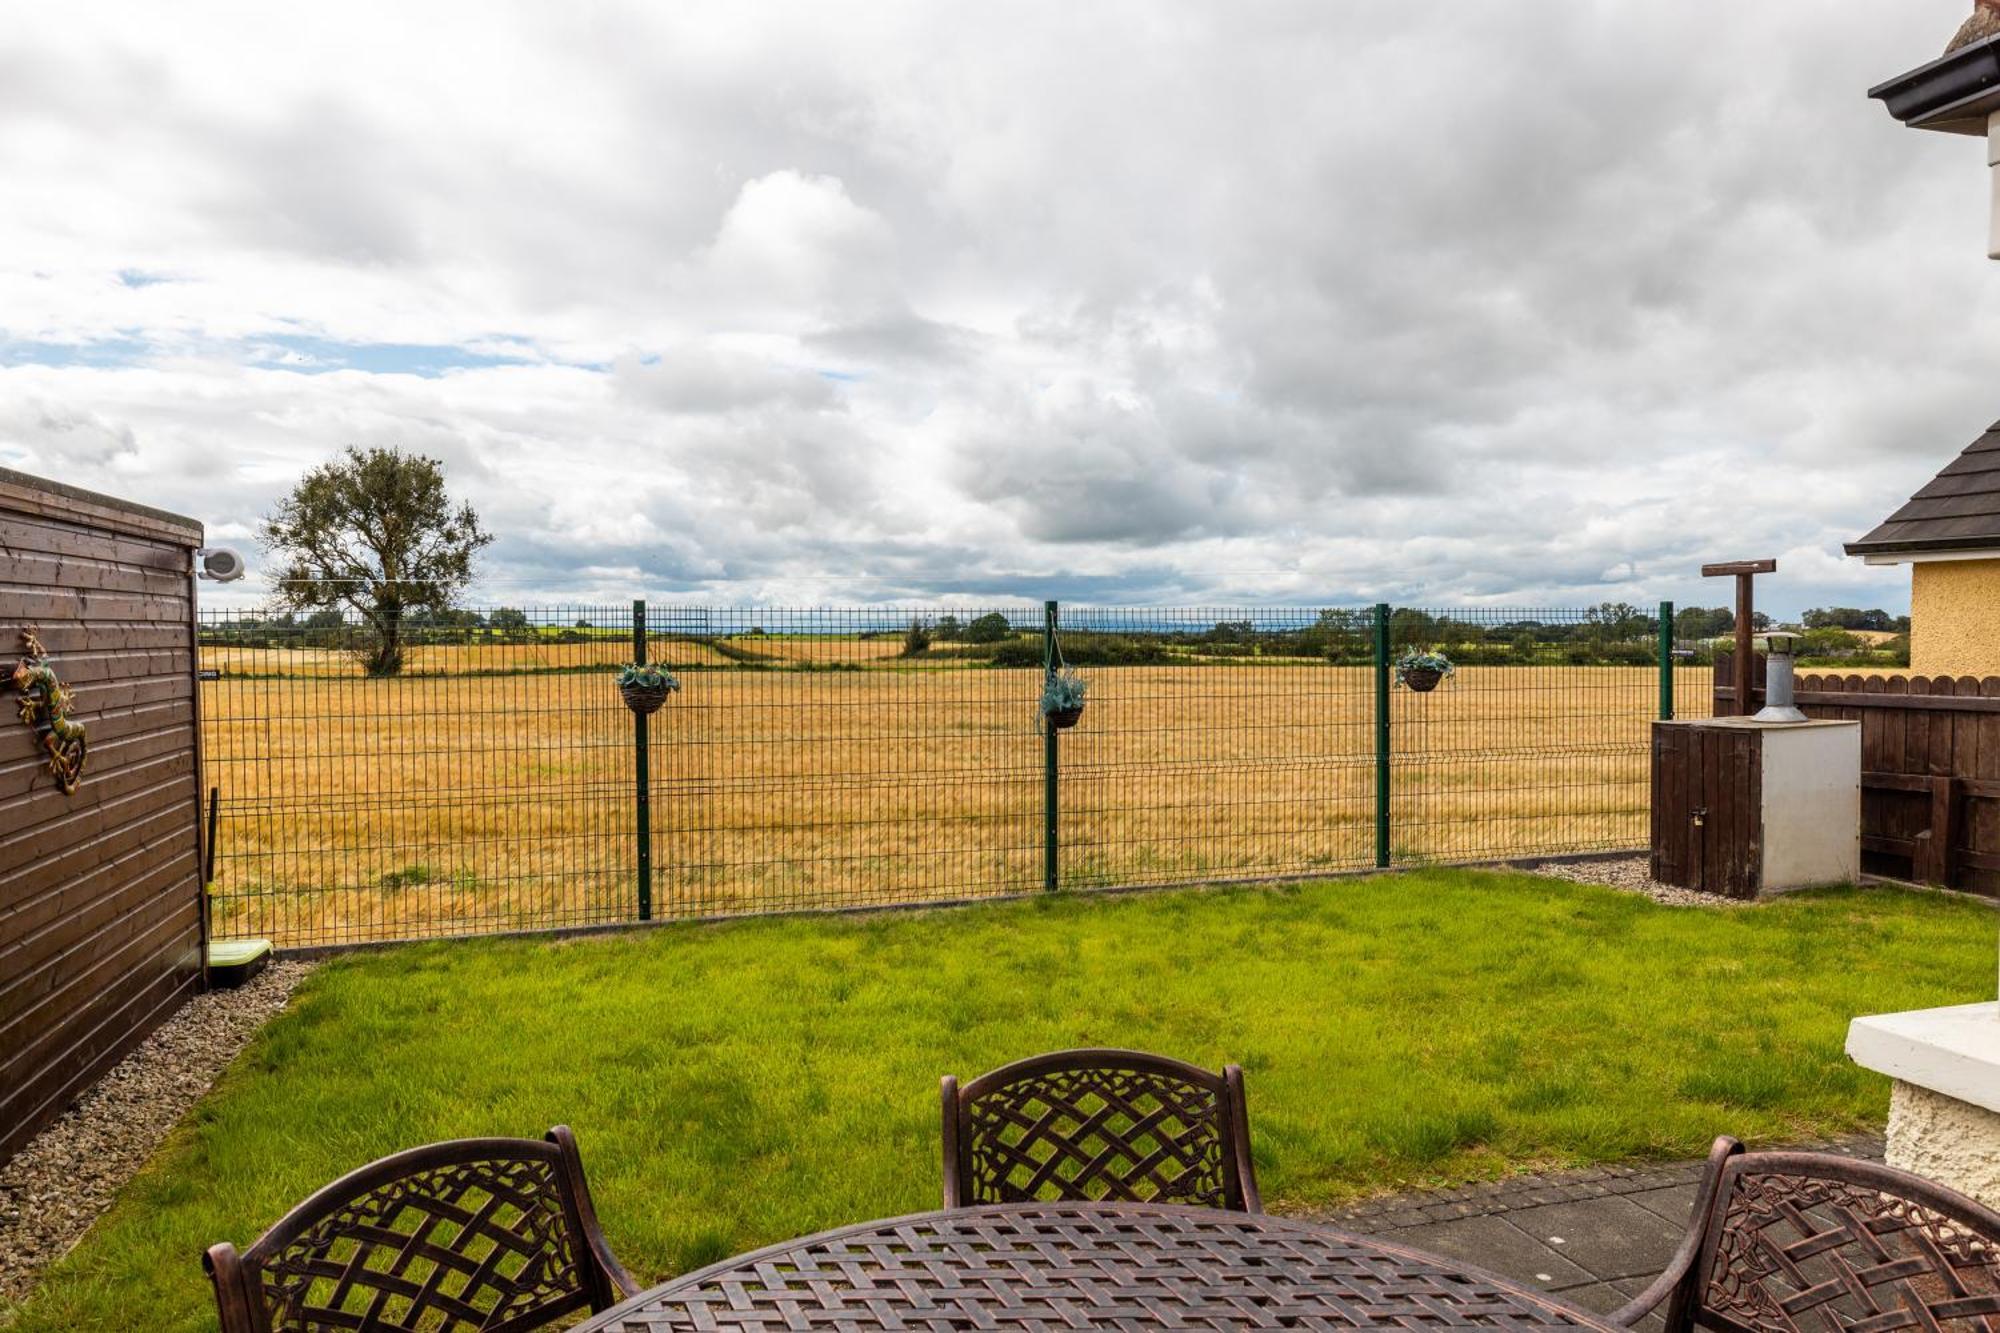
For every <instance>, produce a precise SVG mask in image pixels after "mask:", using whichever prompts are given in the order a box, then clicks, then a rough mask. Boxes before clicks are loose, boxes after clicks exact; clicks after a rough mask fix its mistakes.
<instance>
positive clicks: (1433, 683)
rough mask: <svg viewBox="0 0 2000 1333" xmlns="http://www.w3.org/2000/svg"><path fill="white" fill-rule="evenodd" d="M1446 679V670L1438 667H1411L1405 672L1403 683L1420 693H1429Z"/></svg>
mask: <svg viewBox="0 0 2000 1333" xmlns="http://www.w3.org/2000/svg"><path fill="white" fill-rule="evenodd" d="M1443 679H1444V672H1442V671H1440V670H1438V669H1437V668H1436V667H1410V668H1408V669H1407V670H1405V671H1404V672H1403V685H1404V687H1405V688H1407V689H1412V690H1415V691H1416V692H1417V693H1418V694H1429V693H1430V692H1431V691H1432V690H1434V689H1436V688H1437V687H1438V682H1439V681H1441V680H1443Z"/></svg>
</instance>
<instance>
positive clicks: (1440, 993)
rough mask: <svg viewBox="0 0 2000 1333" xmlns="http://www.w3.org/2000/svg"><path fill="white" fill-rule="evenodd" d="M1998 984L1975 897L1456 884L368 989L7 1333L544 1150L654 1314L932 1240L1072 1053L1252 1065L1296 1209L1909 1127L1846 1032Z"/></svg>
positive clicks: (922, 917)
mask: <svg viewBox="0 0 2000 1333" xmlns="http://www.w3.org/2000/svg"><path fill="white" fill-rule="evenodd" d="M1993 985H1994V917H1993V913H1992V912H1991V911H1990V910H1988V909H1987V908H1985V907H1984V906H1981V905H1978V904H1973V903H1968V902H1965V901H1962V900H1957V899H1953V898H1949V897H1944V896H1938V895H1925V894H1914V893H1904V892H1898V891H1892V890H1873V891H1867V892H1862V891H1854V890H1842V891H1830V892H1824V893H1817V894H1810V895H1803V896H1799V897H1795V898H1791V899H1788V900H1785V901H1781V902H1778V903H1775V904H1772V905H1769V906H1764V907H1759V908H1756V909H1753V910H1743V911H1731V912H1711V911H1685V910H1683V911H1675V910H1670V909H1666V908H1661V907H1657V906H1654V905H1653V904H1651V903H1649V902H1647V901H1645V900H1643V899H1640V898H1636V897H1631V896H1626V895H1622V894H1617V893H1613V892H1611V891H1608V890H1601V889H1593V888H1585V887H1579V886H1574V885H1568V884H1564V883H1561V882H1557V881H1552V880H1547V879H1536V878H1530V877H1527V876H1521V875H1509V874H1488V873H1470V872H1462V871H1443V870H1437V871H1425V872H1420V873H1414V874H1409V875H1403V876H1395V877H1385V878H1380V879H1369V880H1348V881H1339V882H1332V883H1324V884H1315V885H1308V886H1303V887H1295V888H1281V889H1244V890H1231V891H1216V892H1181V893H1172V894H1159V895H1150V896H1134V897H1118V898H1095V899H1091V898H1077V897H1063V898H1059V899H1050V900H1045V901H1037V902H1029V903H1020V904H1005V905H995V906H990V907H984V908H974V909H967V910H961V911H946V912H935V913H926V914H904V915H885V916H880V917H873V918H854V917H849V918H838V919H828V918H822V919H793V920H773V921H757V922H744V923H740V924H734V925H728V926H720V927H673V928H667V929H662V930H656V931H649V932H645V933H641V934H631V935H624V936H618V937H600V938H595V939H589V940H581V941H570V942H519V941H493V942H484V943H476V944H468V943H450V944H434V945H424V946H414V947H409V948H402V949H397V950H393V951H387V952H381V953H372V954H361V955H352V956H348V957H345V958H342V959H339V960H337V961H335V962H332V963H329V964H327V965H326V966H325V967H323V968H322V969H321V970H320V971H319V972H318V973H317V974H316V975H315V976H314V977H313V979H312V980H311V981H310V982H309V983H308V984H307V986H306V987H305V988H304V990H303V991H302V992H301V994H300V996H299V998H298V1000H297V1002H296V1003H295V1004H294V1006H293V1008H292V1010H291V1011H290V1012H288V1013H287V1014H286V1015H285V1016H284V1017H283V1018H281V1019H280V1020H278V1021H277V1022H276V1023H274V1024H273V1025H272V1026H271V1027H270V1028H269V1029H268V1030H267V1031H266V1032H265V1034H264V1035H263V1037H262V1038H261V1039H260V1040H259V1041H258V1043H257V1044H256V1045H255V1046H254V1047H253V1048H252V1049H251V1050H250V1052H249V1053H248V1054H247V1055H246V1056H245V1057H244V1058H243V1059H242V1060H240V1061H239V1062H238V1063H237V1064H236V1066H235V1067H234V1068H232V1069H231V1071H230V1072H229V1074H228V1075H227V1076H226V1078H225V1079H224V1080H223V1082H222V1084H221V1085H220V1086H219V1087H218V1088H217V1089H216V1090H215V1091H214V1092H213V1093H212V1094H211V1095H210V1096H209V1098H208V1100H207V1101H206V1102H205V1103H203V1105H202V1107H201V1108H200V1109H199V1111H198V1112H197V1113H196V1114H195V1115H194V1116H193V1117H191V1119H190V1122H189V1123H187V1124H185V1125H183V1126H182V1127H181V1128H180V1130H179V1131H177V1133H176V1135H175V1137H174V1139H173V1140H172V1142H171V1143H170V1144H169V1146H168V1147H167V1148H166V1149H165V1150H164V1151H163V1152H162V1153H161V1154H160V1155H159V1157H158V1158H157V1159H156V1160H155V1161H154V1163H153V1164H152V1166H151V1168H150V1169H149V1170H148V1171H147V1172H146V1173H145V1174H144V1175H143V1176H141V1178H140V1179H139V1180H137V1181H136V1182H135V1183H134V1184H133V1185H132V1186H131V1187H130V1188H128V1189H127V1190H126V1191H125V1193H124V1195H123V1196H122V1197H121V1199H120V1200H119V1202H118V1204H117V1206H116V1208H115V1209H114V1211H113V1212H112V1213H111V1214H110V1216H109V1217H107V1218H106V1219H105V1220H104V1221H103V1222H101V1223H100V1224H99V1225H98V1227H97V1228H96V1229H95V1230H94V1231H93V1232H92V1233H91V1235H90V1236H89V1237H88V1238H87V1240H86V1241H85V1242H84V1243H83V1244H82V1245H81V1246H80V1247H79V1248H78V1249H77V1250H76V1252H75V1253H73V1254H71V1255H70V1256H69V1257H68V1258H67V1259H66V1260H65V1261H63V1262H62V1263H61V1264H60V1265H59V1266H58V1267H57V1268H56V1269H55V1270H53V1272H52V1273H51V1275H50V1276H49V1277H48V1278H47V1279H46V1280H45V1282H44V1283H43V1285H42V1287H41V1289H40V1290H39V1291H38V1292H37V1293H36V1294H35V1295H34V1296H33V1297H32V1298H31V1299H30V1300H29V1302H28V1303H27V1305H26V1306H25V1307H23V1308H22V1309H21V1310H20V1311H19V1312H18V1322H17V1327H18V1328H20V1329H23V1330H49V1331H51V1333H53V1331H54V1330H77V1329H124V1328H131V1327H136V1326H141V1325H143V1326H146V1327H149V1328H159V1329H198V1328H212V1327H213V1317H212V1315H211V1313H210V1304H209V1295H208V1291H207V1288H206V1284H205V1282H204V1279H203V1278H202V1275H201V1269H200V1265H199V1262H198V1256H199V1254H200V1252H201V1250H202V1248H203V1247H204V1246H205V1245H206V1244H208V1243H209V1242H211V1241H214V1240H218V1239H223V1238H229V1239H233V1240H235V1241H237V1242H238V1243H239V1244H241V1243H244V1242H247V1241H249V1240H250V1239H252V1238H253V1237H254V1236H255V1235H256V1234H257V1232H258V1231H259V1230H261V1229H262V1228H263V1227H264V1226H266V1225H267V1224H269V1223H270V1222H271V1221H272V1220H273V1219H274V1218H275V1217H277V1216H278V1214H279V1213H280V1212H282V1211H283V1210H284V1209H285V1208H286V1207H287V1206H288V1205H289V1204H291V1203H293V1202H295V1201H296V1200H298V1199H300V1198H303V1197H304V1196H305V1195H306V1194H308V1193H309V1192H311V1191H312V1190H313V1189H314V1188H315V1187H317V1186H319V1185H320V1184H323V1183H324V1182H326V1181H327V1180H329V1179H331V1178H332V1177H334V1176H336V1175H338V1174H340V1173H341V1172H342V1171H345V1170H347V1169H348V1168H350V1167H353V1166H355V1165H357V1164H359V1163H361V1162H363V1161H365V1160H367V1159H369V1158H372V1157H375V1156H378V1155H380V1154H382V1153H386V1152H389V1151H391V1150H393V1149H396V1148H399V1147H403V1146H406V1145H410V1144H414V1143H419V1142H423V1141H425V1140H430V1139H441V1138H449V1137H453V1136H457V1135H470V1134H523V1135H536V1134H539V1133H541V1131H542V1130H543V1129H545V1128H546V1127H547V1126H548V1125H550V1124H552V1123H554V1122H556V1121H567V1122H568V1123H569V1124H571V1125H573V1126H574V1127H575V1128H576V1132H577V1137H578V1139H579V1141H580V1143H581V1145H582V1148H583V1155H584V1161H585V1164H586V1165H587V1166H588V1168H589V1171H590V1177H591V1182H592V1185H593V1187H594V1189H595V1191H596V1194H597V1200H598V1206H599V1210H600V1211H601V1212H602V1214H603V1216H604V1221H605V1226H606V1229H607V1230H608V1231H609V1233H610V1236H611V1240H612V1242H613V1244H614V1246H615V1247H616V1248H617V1250H618V1252H619V1254H620V1256H621V1257H622V1258H623V1259H624V1260H625V1262H626V1263H627V1264H629V1265H630V1266H631V1267H632V1268H633V1269H634V1270H635V1271H636V1272H638V1273H639V1274H641V1275H642V1276H646V1277H658V1276H662V1275H665V1274H668V1273H671V1272H675V1271H680V1270H685V1269H687V1268H688V1267H690V1266H692V1265H697V1264H702V1263H705V1262H708V1261H710V1260H713V1259H716V1258H718V1257H722V1256H725V1255H728V1254H731V1253H734V1252H737V1251H740V1250H744V1249H748V1248H750V1247H752V1246H756V1245H761V1244H764V1243H766V1242H769V1241H773V1240H778V1239H782V1238H784V1237H788V1236H793V1235H798V1234H801V1233H804V1232H809V1231H813V1230H817V1229H820V1228H824V1227H828V1226H833V1225H836V1224H839V1223H843V1222H849V1221H855V1220H860V1219H865V1218H870V1217H878V1216H882V1215H885V1214H893V1213H900V1212H907V1211H911V1210H914V1209H920V1208H925V1207H929V1206H932V1205H933V1203H934V1201H935V1199H936V1197H937V1192H938V1183H937V1178H938V1167H937V1160H936V1159H937V1133H938V1131H937V1125H936V1119H937V1078H938V1075H939V1074H941V1073H945V1072H947V1071H953V1072H957V1073H960V1074H970V1073H975V1072H978V1071H980V1070H983V1069H986V1068H988V1067H991V1066H993V1065H996V1064H999V1063H1002V1062H1004V1061H1006V1060H1009V1059H1012V1058H1014V1057H1016V1056H1020V1055H1025V1054H1028V1053H1030V1052H1034V1051H1039V1050H1045V1049H1048V1048H1052V1047H1061V1046H1073V1045H1096V1044H1102V1045H1120V1046H1137V1047H1142V1048H1147V1049H1152V1050H1157V1051H1163V1052H1167V1053H1170V1054H1174V1055H1179V1056H1182V1057H1185V1058H1187V1059H1190V1060H1195V1061H1198V1062H1201V1063H1203V1064H1207V1065H1211V1066H1219V1065H1220V1064H1222V1063H1223V1062H1224V1061H1226V1060H1230V1059H1235V1060H1238V1061H1240V1062H1241V1063H1242V1065H1243V1067H1244V1069H1245V1071H1246V1075H1247V1081H1248V1086H1249V1097H1250V1119H1251V1125H1252V1129H1253V1132H1254V1134H1255V1138H1256V1151H1257V1159H1258V1170H1259V1174H1260V1177H1261V1179H1262V1182H1263V1186H1264V1194H1265V1198H1266V1199H1267V1201H1269V1202H1270V1204H1271V1205H1272V1206H1273V1208H1274V1209H1275V1210H1277V1211H1285V1210H1298V1209H1309V1208H1313V1207H1317V1206H1321V1205H1327V1204H1332V1203H1336V1202H1338V1201H1340V1200H1343V1199H1346V1198H1349V1197H1352V1196H1354V1195H1357V1194H1360V1193H1364V1192H1368V1191H1376V1190H1382V1189H1387V1188H1390V1187H1393V1186H1397V1185H1404V1184H1414V1183H1419V1182H1431V1181H1458V1180H1465V1179H1469V1178H1479V1177H1490V1176H1494V1175H1498V1174H1501V1173H1504V1172H1507V1171H1510V1170H1515V1169H1519V1168H1521V1167H1523V1166H1526V1165H1530V1164H1548V1163H1581V1162H1591V1161H1601V1160H1606V1159H1612V1158H1624V1157H1643V1156H1653V1157H1658V1156H1691V1155H1696V1154H1699V1153H1700V1152H1701V1151H1702V1150H1703V1149H1704V1148H1705V1147H1706V1146H1707V1143H1708V1140H1709V1139H1710V1137H1711V1136H1713V1135H1714V1134H1716V1133H1718V1132H1722V1131H1728V1132H1730V1133H1734V1134H1737V1135H1739V1136H1742V1137H1745V1138H1749V1139H1753V1140H1757V1139H1763V1140H1770V1139H1777V1138H1796V1137H1800V1136H1807V1135H1814V1134H1822V1133H1832V1132H1837V1131H1841V1130H1847V1129H1851V1128H1855V1127H1857V1126H1865V1125H1870V1124H1874V1123H1878V1122H1879V1121H1880V1120H1881V1118H1882V1117H1883V1115H1884V1113H1885V1110H1886V1106H1887V1100H1888V1093H1887V1085H1886V1083H1885V1082H1884V1081H1883V1080H1881V1079H1879V1078H1877V1077H1875V1076H1872V1075H1869V1074H1865V1073H1863V1072H1861V1071H1860V1070H1858V1069H1856V1068H1855V1067H1854V1066H1852V1065H1851V1064H1849V1063H1848V1062H1847V1060H1846V1059H1845V1058H1843V1056H1842V1054H1841V1042H1842V1039H1843V1036H1844V1033H1845V1029H1846V1026H1847V1020H1848V1019H1849V1018H1850V1017H1851V1016H1853V1015H1855V1014H1859V1013H1869V1012H1875V1011H1880V1010H1888V1009H1906V1008H1912V1007H1918V1006H1926V1005H1936V1004H1946V1003H1959V1002H1966V1001H1971V1000H1977V999H1982V998H1985V997H1987V996H1990V995H1991V994H1992V993H1993ZM141 1312H144V1313H143V1315H142V1314H141Z"/></svg>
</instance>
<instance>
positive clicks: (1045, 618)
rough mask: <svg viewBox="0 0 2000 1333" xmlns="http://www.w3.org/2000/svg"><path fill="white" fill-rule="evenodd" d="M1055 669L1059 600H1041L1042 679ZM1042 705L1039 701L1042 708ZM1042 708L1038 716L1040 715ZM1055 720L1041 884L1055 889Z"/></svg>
mask: <svg viewBox="0 0 2000 1333" xmlns="http://www.w3.org/2000/svg"><path fill="white" fill-rule="evenodd" d="M1055 669H1056V604H1055V603H1054V602H1044V603H1042V673H1043V675H1042V679H1043V680H1044V681H1046V680H1047V679H1048V678H1049V676H1052V675H1054V674H1055ZM1039 708H1040V705H1039V704H1038V705H1037V709H1038V710H1039ZM1039 715H1040V714H1039V711H1038V712H1037V716H1039ZM1056 736H1057V732H1056V727H1055V724H1054V723H1053V722H1050V721H1049V720H1048V719H1047V718H1046V717H1044V718H1042V887H1043V888H1044V889H1046V890H1048V891H1049V892H1050V893H1054V892H1055V891H1056V890H1057V889H1058V888H1060V887H1062V884H1061V857H1062V844H1061V842H1060V840H1059V839H1058V838H1057V835H1056V818H1057V816H1058V814H1059V812H1060V809H1061V805H1060V797H1059V791H1060V789H1059V786H1058V782H1057V775H1058V773H1059V772H1060V753H1059V747H1060V742H1058V741H1057V739H1056Z"/></svg>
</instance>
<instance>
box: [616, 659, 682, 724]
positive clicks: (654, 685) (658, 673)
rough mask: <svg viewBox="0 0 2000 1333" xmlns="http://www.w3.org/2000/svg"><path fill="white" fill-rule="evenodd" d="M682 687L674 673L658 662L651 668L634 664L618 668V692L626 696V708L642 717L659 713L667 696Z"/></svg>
mask: <svg viewBox="0 0 2000 1333" xmlns="http://www.w3.org/2000/svg"><path fill="white" fill-rule="evenodd" d="M680 687H681V683H680V682H679V681H677V680H675V679H674V673H673V672H671V671H669V670H667V669H666V668H665V667H663V666H661V665H659V664H658V663H657V662H656V663H654V664H653V665H651V666H639V665H638V664H636V663H634V664H632V665H628V666H622V667H619V668H618V692H619V693H620V694H622V695H624V696H625V706H626V707H627V708H629V709H631V710H632V711H633V712H635V713H637V714H639V715H640V716H642V717H643V716H645V715H646V714H648V713H656V712H658V711H659V709H660V705H661V704H663V703H665V702H666V701H667V696H668V695H670V694H672V693H674V692H675V691H676V690H678V689H680Z"/></svg>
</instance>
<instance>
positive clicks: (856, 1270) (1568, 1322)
mask: <svg viewBox="0 0 2000 1333" xmlns="http://www.w3.org/2000/svg"><path fill="white" fill-rule="evenodd" d="M1453 1326H1457V1327H1472V1328H1505V1329H1511V1328H1536V1329H1541V1328H1571V1329H1596V1330H1605V1329H1609V1328H1610V1327H1611V1325H1609V1324H1606V1323H1605V1322H1604V1321H1603V1320H1601V1319H1599V1318H1596V1317H1595V1316H1592V1315H1590V1314H1588V1313H1586V1312H1584V1311H1582V1310H1579V1309H1577V1308H1575V1307H1574V1306H1571V1305H1569V1304H1566V1303H1565V1302H1563V1301H1560V1300H1557V1299H1556V1298H1555V1297H1552V1296H1548V1295H1544V1294H1541V1293H1538V1292H1534V1291H1530V1290H1528V1289H1527V1288H1524V1287H1519V1286H1516V1285H1514V1284H1513V1283H1510V1282H1506V1281H1503V1280H1502V1279H1500V1278H1496V1277H1494V1276H1492V1275H1490V1274H1487V1273H1481V1272H1479V1271H1477V1270H1475V1269H1468V1268H1466V1267H1465V1266H1464V1265H1462V1264H1459V1263H1457V1262H1456V1261H1454V1260H1450V1259H1443V1258H1439V1257H1438V1256H1436V1255H1430V1254H1425V1253H1423V1252H1422V1251H1419V1250H1412V1249H1407V1248H1405V1247H1403V1246H1399V1245H1391V1244H1386V1243H1384V1242H1381V1241H1372V1240H1364V1239H1362V1238H1361V1237H1359V1236H1351V1235H1348V1234H1346V1233H1345V1232H1340V1231H1332V1230H1329V1229H1326V1228H1323V1227H1314V1226H1310V1225H1307V1224H1305V1223H1300V1222H1292V1221H1287V1220H1285V1219H1282V1218H1275V1217H1264V1216H1257V1215H1253V1214H1249V1213H1233V1212H1224V1211H1221V1210H1219V1209H1209V1208H1182V1207H1158V1206H1152V1205H1140V1204H1004V1205H998V1206H991V1207H980V1208H968V1209H963V1210H960V1211H957V1212H945V1213H919V1214H916V1215H914V1216H911V1217H900V1218H892V1219H890V1220H888V1221H883V1222H869V1223H865V1224H863V1225H861V1226H853V1227H843V1228H842V1229H840V1230H838V1231H829V1232H825V1233H823V1234H821V1235H818V1236H811V1237H808V1238H806V1239H804V1240H796V1241H788V1242H786V1243H785V1244H783V1245H774V1246H772V1247H770V1248H769V1249H764V1250H759V1251H757V1252H756V1253H754V1254H746V1255H743V1256H741V1257H740V1258H736V1259H730V1260H727V1261H725V1262H723V1263H720V1264H716V1265H714V1266H712V1267H709V1268H705V1269H702V1270H701V1271H700V1272H697V1273H691V1274H689V1275H688V1276H686V1277H682V1278H676V1279H675V1280H673V1281H672V1282H668V1283H666V1284H664V1285H662V1286H660V1287H656V1288H654V1289H653V1290H652V1291H649V1292H646V1293H645V1294H643V1295H641V1296H639V1297H636V1298H635V1299H633V1300H630V1301H627V1302H626V1303H625V1304H623V1305H621V1306H618V1307H617V1308H616V1309H613V1310H610V1311H608V1312H606V1313H604V1314H602V1315H599V1316H598V1317H597V1318H596V1319H594V1320H592V1321H590V1322H589V1323H586V1324H581V1325H578V1328H579V1329H588V1330H603V1331H606V1333H661V1331H662V1330H667V1329H700V1330H716V1331H718V1333H778V1331H779V1330H784V1331H785V1333H798V1331H800V1330H811V1329H827V1330H840V1331H841V1333H847V1331H849V1330H852V1331H853V1333H873V1331H874V1330H898V1331H899V1333H900V1331H902V1330H925V1331H926V1333H946V1331H947V1330H951V1331H952V1333H960V1331H970V1330H990V1331H991V1333H1012V1331H1013V1330H1036V1331H1037V1333H1041V1331H1044V1330H1083V1329H1097V1328H1117V1329H1134V1328H1174V1329H1194V1330H1216V1331H1218V1333H1219V1331H1221V1330H1235V1329H1278V1328H1284V1329H1296V1330H1304V1331H1305V1333H1312V1330H1320V1329H1328V1330H1331V1329H1354V1328H1380V1329H1415V1328H1425V1329H1436V1328H1445V1327H1453Z"/></svg>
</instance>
